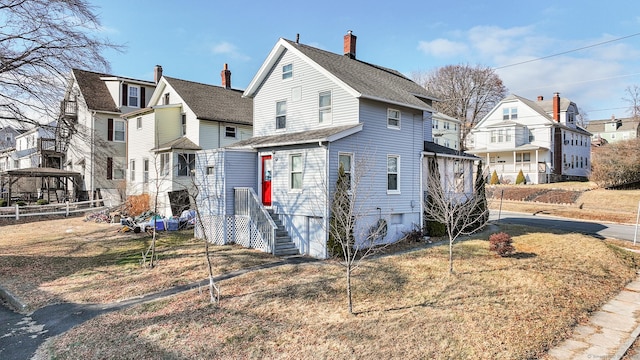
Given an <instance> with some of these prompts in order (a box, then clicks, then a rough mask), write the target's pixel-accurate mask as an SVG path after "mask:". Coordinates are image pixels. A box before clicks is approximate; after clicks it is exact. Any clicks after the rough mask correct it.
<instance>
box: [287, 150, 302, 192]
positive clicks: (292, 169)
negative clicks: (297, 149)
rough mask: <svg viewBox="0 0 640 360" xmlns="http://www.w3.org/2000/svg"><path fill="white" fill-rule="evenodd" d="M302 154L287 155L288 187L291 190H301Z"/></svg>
mask: <svg viewBox="0 0 640 360" xmlns="http://www.w3.org/2000/svg"><path fill="white" fill-rule="evenodd" d="M302 168H303V164H302V154H292V155H291V156H290V157H289V179H290V180H289V187H290V189H291V190H302Z"/></svg>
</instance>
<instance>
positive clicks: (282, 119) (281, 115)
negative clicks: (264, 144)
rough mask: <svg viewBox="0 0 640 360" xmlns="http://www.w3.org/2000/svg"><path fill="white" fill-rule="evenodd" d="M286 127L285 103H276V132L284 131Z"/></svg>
mask: <svg viewBox="0 0 640 360" xmlns="http://www.w3.org/2000/svg"><path fill="white" fill-rule="evenodd" d="M286 127H287V101H286V100H284V101H278V102H277V103H276V130H279V129H285V128H286Z"/></svg>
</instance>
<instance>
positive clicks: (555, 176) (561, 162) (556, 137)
mask: <svg viewBox="0 0 640 360" xmlns="http://www.w3.org/2000/svg"><path fill="white" fill-rule="evenodd" d="M577 115H578V107H577V106H576V104H575V103H573V102H572V101H570V100H568V99H564V98H560V95H559V93H555V94H554V96H553V98H552V99H551V100H544V98H543V97H542V96H538V100H537V101H531V100H528V99H525V98H523V97H520V96H517V95H510V96H508V97H506V98H505V99H503V100H502V101H500V102H499V103H498V104H497V105H496V106H495V107H494V108H493V110H491V112H489V114H487V115H486V116H485V117H484V118H483V119H482V120H481V121H480V122H479V123H478V124H476V125H475V126H474V127H473V129H472V130H471V136H473V148H471V149H470V150H468V151H467V152H469V153H472V154H476V155H477V156H479V157H480V158H482V159H484V161H485V166H486V167H487V168H488V171H489V174H491V173H492V172H493V171H496V173H497V174H498V176H499V177H500V178H501V179H502V180H503V181H505V182H511V183H514V182H515V179H516V176H517V175H518V172H519V171H520V170H522V172H523V173H524V175H525V178H526V181H527V183H529V184H540V183H551V182H558V181H566V180H586V179H587V178H588V176H589V174H590V170H589V169H590V168H591V158H590V150H591V147H590V143H591V141H590V136H591V134H590V133H589V132H588V131H587V130H585V129H583V128H582V127H580V126H579V125H577V124H576V116H577Z"/></svg>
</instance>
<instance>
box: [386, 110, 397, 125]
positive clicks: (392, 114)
mask: <svg viewBox="0 0 640 360" xmlns="http://www.w3.org/2000/svg"><path fill="white" fill-rule="evenodd" d="M387 127H388V128H391V129H400V110H394V109H387Z"/></svg>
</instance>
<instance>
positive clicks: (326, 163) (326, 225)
mask: <svg viewBox="0 0 640 360" xmlns="http://www.w3.org/2000/svg"><path fill="white" fill-rule="evenodd" d="M330 148H331V142H329V141H327V146H326V147H325V160H324V168H325V169H327V170H326V174H325V177H326V179H325V186H326V189H325V191H324V193H325V194H326V195H325V196H326V199H325V210H324V214H325V216H324V219H323V221H324V228H325V229H327V231H326V232H325V234H324V244H325V245H324V258H325V259H327V258H329V249H328V247H327V245H328V244H329V231H330V229H331V225H330V224H329V216H330V214H329V202H330V201H331V200H330V198H331V194H330V192H329V191H330V184H329V179H330V177H329V168H330V167H329V154H330V153H331V151H330ZM353 161H355V159H353Z"/></svg>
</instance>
